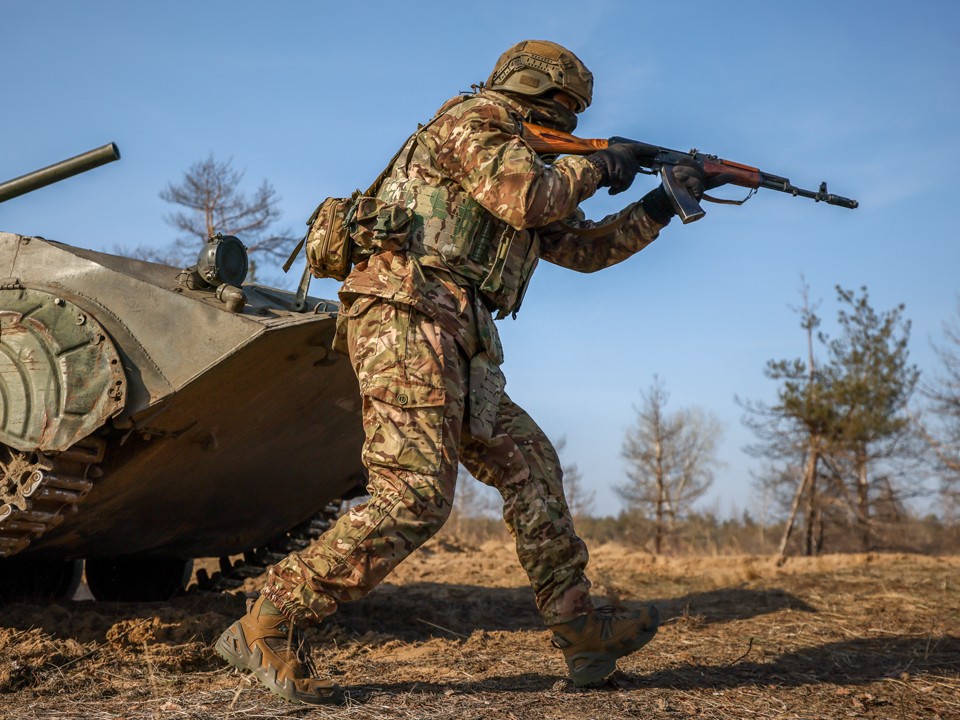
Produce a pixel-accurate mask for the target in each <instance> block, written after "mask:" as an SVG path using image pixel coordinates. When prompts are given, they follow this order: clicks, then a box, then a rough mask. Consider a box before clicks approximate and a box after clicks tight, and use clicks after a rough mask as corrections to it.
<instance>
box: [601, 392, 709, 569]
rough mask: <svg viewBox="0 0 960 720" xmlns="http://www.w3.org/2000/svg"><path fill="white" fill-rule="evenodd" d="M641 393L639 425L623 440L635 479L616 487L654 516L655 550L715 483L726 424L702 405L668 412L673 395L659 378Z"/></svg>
mask: <svg viewBox="0 0 960 720" xmlns="http://www.w3.org/2000/svg"><path fill="white" fill-rule="evenodd" d="M641 397H642V404H641V406H640V408H638V409H637V411H636V412H637V421H636V425H635V426H634V427H633V428H631V429H630V430H628V431H627V435H626V438H625V439H624V443H623V452H622V454H623V457H624V458H625V459H626V461H627V466H628V469H627V477H628V478H629V482H627V483H624V484H623V485H619V486H616V487H615V488H614V489H615V490H616V492H617V494H618V495H619V496H620V497H621V498H622V499H623V500H624V502H625V503H626V504H627V507H628V509H630V510H633V511H640V512H643V513H645V514H648V515H649V514H652V515H653V520H654V527H655V536H654V550H655V552H657V553H660V552H662V551H663V541H664V538H665V536H666V534H667V532H668V530H669V531H672V530H673V529H674V527H675V526H676V522H677V519H678V518H679V517H681V516H682V515H683V514H684V513H685V512H687V511H688V510H689V509H690V507H691V506H692V505H693V503H694V502H696V501H697V500H698V499H699V498H700V497H702V496H703V494H704V493H705V492H706V491H707V489H708V488H709V487H710V485H711V483H712V482H713V478H714V469H715V468H716V467H717V466H718V465H719V461H718V459H717V456H716V451H717V445H718V443H719V440H720V437H721V435H722V428H721V425H720V423H719V421H718V420H717V419H716V418H715V417H714V416H712V415H710V414H709V413H707V412H705V411H703V410H701V409H700V408H689V409H683V410H679V411H677V412H675V413H673V414H668V413H667V412H666V405H667V401H668V399H669V398H668V395H667V393H666V391H665V390H664V387H663V383H662V382H661V381H660V380H659V379H658V378H654V383H653V385H652V386H651V387H650V388H649V389H648V390H646V391H644V392H643V393H642V395H641Z"/></svg>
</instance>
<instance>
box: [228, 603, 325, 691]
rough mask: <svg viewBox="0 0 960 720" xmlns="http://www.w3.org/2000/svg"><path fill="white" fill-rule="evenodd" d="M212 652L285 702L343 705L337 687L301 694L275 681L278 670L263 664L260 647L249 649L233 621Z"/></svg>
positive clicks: (287, 685) (284, 683)
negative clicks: (325, 691)
mask: <svg viewBox="0 0 960 720" xmlns="http://www.w3.org/2000/svg"><path fill="white" fill-rule="evenodd" d="M214 650H215V651H216V653H217V655H219V656H220V657H222V658H223V659H224V660H226V661H227V662H228V663H230V664H231V665H233V667H235V668H237V669H238V670H244V671H247V672H251V673H253V676H254V677H255V678H257V680H259V681H260V683H261V684H262V685H263V686H264V687H266V688H267V689H268V690H269V691H270V692H272V693H273V694H274V695H279V696H280V697H282V698H283V699H284V700H286V701H288V702H292V703H296V704H298V705H301V704H304V703H305V704H308V705H338V704H341V703H342V702H343V693H342V692H341V691H340V688H338V687H336V686H334V687H333V688H332V689H331V691H330V693H325V694H322V695H321V694H317V693H302V692H299V691H298V690H297V688H296V687H295V686H294V684H293V682H292V681H290V680H284V681H282V682H281V681H279V680H277V671H276V668H274V667H273V666H272V665H269V664H264V662H263V653H262V652H261V651H260V648H258V647H253V648H251V647H250V646H249V645H248V644H247V639H246V637H244V634H243V628H241V627H240V623H239V621H238V622H235V623H233V625H231V626H230V627H228V628H227V629H226V630H224V631H223V633H222V634H221V635H220V637H219V638H218V639H217V643H216V645H214Z"/></svg>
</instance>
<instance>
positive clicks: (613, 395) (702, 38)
mask: <svg viewBox="0 0 960 720" xmlns="http://www.w3.org/2000/svg"><path fill="white" fill-rule="evenodd" d="M958 21H960V5H958V4H957V3H953V2H947V1H946V0H942V1H940V2H931V1H923V0H920V1H918V2H913V3H910V4H909V6H908V4H905V3H901V2H897V3H894V2H885V1H881V2H870V3H867V2H846V3H836V2H820V1H819V0H815V1H809V2H804V3H789V4H787V3H770V2H727V3H715V2H687V3H683V4H682V5H680V4H670V3H645V2H612V1H609V0H606V1H605V0H593V1H592V2H590V3H584V2H577V3H574V2H562V1H558V2H549V3H548V2H526V3H519V2H509V3H508V2H500V1H499V0H492V1H491V0H488V1H487V2H484V3H480V4H456V3H442V2H416V3H414V2H411V3H380V2H367V3H363V4H360V3H356V4H349V3H322V2H277V3H270V4H267V3H254V2H244V1H239V2H238V1H236V0H234V1H233V2H205V3H196V2H190V3H187V2H180V1H177V0H174V1H168V2H164V3H134V2H88V3H77V2H45V1H44V0H32V1H30V2H25V1H23V2H21V1H19V0H0V33H2V37H3V53H4V56H5V61H4V62H3V63H2V64H0V94H2V98H3V110H2V111H0V142H2V145H0V147H2V151H0V179H8V178H12V177H15V176H18V175H20V174H22V173H24V172H27V171H29V170H32V169H35V168H38V167H42V166H44V165H47V164H49V163H52V162H55V161H57V160H60V159H63V158H66V157H70V156H72V155H75V154H77V153H79V152H82V151H85V150H88V149H90V148H93V147H97V146H99V145H102V144H103V143H105V142H108V141H114V142H116V143H117V144H118V145H119V147H120V149H121V152H122V154H123V159H122V160H121V161H120V162H119V163H114V164H112V165H109V166H106V167H104V168H100V169H97V170H95V171H93V172H91V173H88V174H87V175H85V176H81V177H78V178H73V179H71V180H68V181H66V182H64V183H60V184H58V185H55V186H51V187H48V188H45V189H43V190H40V191H38V192H36V193H33V194H32V195H28V196H23V197H21V198H17V199H15V200H11V201H9V202H7V203H4V204H3V205H2V206H0V230H4V231H8V232H17V233H22V234H30V235H42V236H44V237H48V238H52V239H56V240H60V241H63V242H67V243H71V244H75V245H79V246H83V247H91V248H95V249H101V250H108V251H109V250H113V249H114V248H116V247H118V246H127V247H133V246H136V245H139V244H146V245H156V246H158V247H160V246H163V245H164V244H166V243H168V242H170V241H171V240H172V239H173V237H174V231H173V230H172V229H171V228H170V227H169V226H167V225H166V224H165V223H164V222H163V216H164V214H165V213H166V212H168V210H169V208H168V207H167V206H166V205H165V204H164V203H163V202H162V201H161V200H160V199H159V197H158V192H159V191H160V190H161V189H162V188H163V187H164V186H165V184H166V183H167V182H168V181H171V180H177V179H179V178H180V177H181V176H182V173H183V171H184V170H185V169H186V168H187V167H189V166H190V164H192V163H193V162H195V161H197V160H199V159H202V158H205V157H206V156H207V155H209V154H210V153H213V154H214V155H215V156H216V157H218V158H221V159H226V158H232V159H233V162H234V165H235V166H236V167H238V168H241V169H244V170H245V171H246V179H247V180H248V181H249V189H250V190H252V189H253V188H254V187H255V186H256V185H257V184H259V182H260V181H261V180H263V179H265V178H266V179H269V181H270V182H271V183H272V184H273V185H274V186H275V188H276V189H277V191H278V193H279V194H280V195H281V196H282V202H281V208H282V210H283V212H284V224H286V225H288V226H289V227H290V229H291V232H294V233H299V232H300V228H301V226H302V222H303V220H305V219H306V217H307V216H308V215H309V214H310V212H311V211H312V210H313V207H314V206H315V205H316V203H317V202H318V200H320V199H322V198H323V197H326V196H328V195H341V194H346V193H349V192H350V191H352V190H353V189H354V188H356V187H366V186H367V185H368V184H369V182H370V181H371V180H372V178H373V177H374V176H376V174H377V173H378V172H379V171H380V170H381V168H382V166H383V164H384V163H385V162H386V161H387V160H388V159H389V158H390V157H391V156H392V154H393V152H394V151H395V149H396V147H397V145H398V144H399V143H400V142H401V141H402V140H403V139H404V138H405V137H406V136H407V135H408V134H409V133H410V132H411V131H412V129H413V128H414V127H415V126H416V123H418V122H424V121H426V120H428V119H429V118H430V116H431V115H432V113H433V111H434V109H435V108H436V107H437V106H438V105H440V104H441V103H442V102H443V101H444V100H445V99H446V98H447V97H449V96H451V95H453V94H455V93H457V92H458V91H461V90H467V89H469V86H470V84H471V83H474V82H478V81H480V80H483V79H485V78H486V76H487V74H488V73H489V71H490V69H491V67H492V64H493V63H494V62H495V60H496V58H497V57H498V56H499V54H500V53H501V52H502V51H503V50H505V49H506V48H507V47H509V46H510V45H512V44H513V43H515V42H517V41H519V40H521V39H524V38H544V39H551V40H555V41H557V42H560V43H562V44H564V45H566V46H568V47H570V48H571V49H572V50H574V51H575V52H577V53H578V54H579V55H580V57H581V58H582V59H583V60H584V61H585V62H586V63H587V65H588V66H589V67H590V68H591V70H593V72H594V75H595V77H596V93H595V101H594V105H593V106H592V107H591V108H590V109H589V110H588V111H587V113H586V114H585V115H584V116H583V117H582V118H581V122H580V128H579V130H578V133H579V134H581V135H585V136H595V137H608V136H611V135H625V136H628V137H633V138H636V139H640V140H644V141H647V142H654V143H657V144H661V145H666V146H669V147H674V148H679V149H687V148H690V147H692V146H696V147H698V148H699V149H701V150H704V151H708V152H712V153H716V154H719V155H721V156H723V157H727V158H730V159H733V160H738V161H741V162H745V163H748V164H752V165H756V166H759V167H761V168H762V169H764V170H767V171H769V172H772V173H775V174H778V175H785V176H787V177H789V178H790V179H791V180H792V181H793V182H794V183H795V184H797V185H800V186H801V187H808V188H811V189H815V188H816V187H817V185H818V184H819V183H820V181H821V180H824V179H826V180H828V181H829V183H830V189H831V190H832V191H833V192H836V193H839V194H842V195H847V196H851V197H855V198H857V199H858V200H859V201H860V203H861V207H860V208H859V209H858V210H855V211H849V210H844V209H841V208H834V207H829V206H825V205H823V204H814V203H813V202H811V201H808V200H802V199H799V198H791V197H789V196H786V195H782V194H779V193H775V192H772V191H761V192H760V193H759V194H758V195H757V196H756V197H755V198H753V199H752V200H751V201H750V202H749V203H748V204H747V205H745V206H743V207H740V208H734V207H725V206H709V205H708V206H707V207H706V209H707V211H708V214H707V217H706V218H704V219H703V220H702V221H701V222H699V223H696V224H693V225H689V226H682V225H680V223H679V222H674V223H673V224H672V225H671V226H670V227H668V228H667V229H666V230H665V231H664V233H663V234H662V235H661V237H660V239H659V240H658V241H657V242H656V243H654V244H653V245H652V246H650V247H649V248H647V249H646V250H644V251H643V252H642V253H640V254H639V255H637V256H636V257H634V258H631V259H630V260H628V261H626V262H624V263H623V264H621V265H619V266H617V267H614V268H611V269H609V270H607V271H604V272H601V273H598V274H594V275H579V274H576V273H572V272H569V271H565V270H562V269H559V268H555V267H551V266H547V265H546V264H541V267H540V269H538V271H537V274H536V276H535V278H534V281H533V285H532V287H531V289H530V291H529V293H528V296H527V299H526V301H525V303H524V308H523V311H522V312H521V314H520V316H519V318H518V319H517V320H516V321H510V320H508V321H504V322H502V323H501V326H500V327H501V334H502V336H503V340H504V345H505V349H506V354H507V363H506V372H507V377H508V386H507V389H508V392H509V393H510V394H511V397H513V399H514V400H516V401H517V402H519V403H520V404H521V405H523V406H524V407H525V408H526V409H527V410H528V411H529V412H530V413H531V414H532V415H533V416H534V418H536V419H537V420H538V422H539V423H540V424H541V425H542V427H543V428H544V429H545V430H546V431H547V432H548V434H550V435H551V436H552V437H554V438H559V437H561V436H566V438H567V448H566V451H565V459H566V461H568V462H576V463H577V464H578V466H579V467H580V469H581V471H582V472H583V474H584V477H585V480H586V482H587V483H588V484H589V486H590V487H592V488H594V489H595V490H596V491H597V507H598V509H599V510H600V511H603V512H611V513H612V512H616V511H617V509H618V504H617V500H616V497H615V496H614V495H613V493H612V492H611V490H610V487H611V486H612V485H613V484H615V483H618V482H621V481H622V479H623V473H624V466H623V463H622V460H621V458H620V447H621V443H622V440H623V435H624V432H625V431H626V430H627V428H628V427H629V426H630V425H631V423H632V422H633V413H634V410H633V408H634V406H635V405H637V404H638V403H639V401H640V391H641V390H642V389H644V388H647V387H649V386H650V384H651V382H652V381H653V377H654V375H655V374H656V375H659V377H660V378H661V379H662V380H663V381H664V383H665V385H666V388H667V390H668V392H669V393H670V404H669V405H668V410H669V409H673V410H676V409H680V408H681V407H686V406H691V405H697V406H700V407H702V408H704V409H705V410H708V411H710V412H712V413H713V414H715V415H716V416H717V417H718V418H720V420H721V421H722V422H723V423H724V425H725V428H726V435H725V439H724V442H723V445H722V447H721V457H722V459H723V461H724V462H725V464H726V466H725V468H724V469H723V470H722V471H721V472H720V474H719V476H718V479H717V482H716V484H715V487H714V489H713V491H712V493H711V497H710V501H711V502H712V503H714V504H715V505H716V506H717V507H718V508H719V509H720V511H721V512H724V513H725V512H728V511H729V510H730V509H731V508H732V507H737V508H739V509H744V508H750V509H751V510H754V511H760V507H759V503H758V499H757V498H756V493H755V492H754V490H753V488H752V485H751V479H750V471H751V469H752V468H753V467H754V466H753V464H752V461H751V460H750V459H749V458H746V457H745V456H744V455H743V453H742V447H743V446H744V445H745V444H746V443H748V442H749V441H750V440H751V436H750V435H749V433H747V431H746V430H744V429H743V428H742V426H741V424H740V416H741V414H742V413H741V410H740V408H739V407H738V406H737V404H736V403H735V402H734V396H735V395H736V396H740V397H743V398H751V399H766V400H769V399H771V398H772V397H773V392H774V387H773V386H772V384H771V383H769V382H768V381H767V380H765V379H764V377H763V368H764V365H765V363H766V361H767V360H769V359H774V358H783V357H796V356H801V355H802V354H803V352H804V338H803V335H802V332H801V330H800V329H799V327H798V323H797V317H796V315H795V314H794V312H793V311H792V310H791V307H795V306H796V305H797V304H798V303H799V295H798V288H799V287H800V284H801V275H803V276H804V277H805V278H806V281H807V283H808V284H809V285H810V288H811V296H812V297H813V298H814V299H818V298H820V299H822V300H823V301H824V303H823V306H822V314H823V315H825V316H827V319H828V320H829V319H830V318H832V316H833V315H834V314H835V312H834V308H835V305H834V303H833V296H834V291H833V287H834V285H836V284H841V285H843V286H844V287H859V286H861V285H866V286H867V287H868V288H869V291H870V294H871V298H872V301H873V304H874V306H875V307H876V308H878V309H881V310H883V309H888V308H892V307H893V306H895V305H896V304H898V303H901V302H903V303H905V304H906V315H907V317H908V318H910V319H911V320H912V322H913V341H912V346H911V350H912V359H913V360H914V362H916V363H917V364H918V365H919V366H920V368H921V370H923V371H924V372H925V373H927V374H928V375H929V374H930V373H932V372H933V371H934V370H935V368H936V361H935V358H934V356H933V353H932V351H931V349H930V343H929V341H930V339H936V338H937V337H938V336H939V334H940V330H941V325H942V323H943V322H944V321H945V320H947V319H948V318H949V317H951V315H953V314H954V312H955V307H956V300H957V291H958V281H957V274H958V269H960V242H958V240H960V238H958V237H957V235H958V233H957V231H956V229H955V228H956V222H957V221H956V218H955V209H956V206H957V203H956V201H955V200H954V192H955V185H956V178H955V176H956V168H958V167H960V81H958V80H957V78H956V72H957V70H958V68H960V30H958V28H960V22H958ZM652 187H653V182H652V181H651V180H650V179H648V178H640V179H638V181H637V183H635V185H634V187H633V188H632V189H631V190H630V191H629V192H628V193H627V194H626V195H621V196H617V197H616V198H611V197H609V196H607V195H605V194H601V195H598V196H597V197H596V198H594V199H592V200H590V201H589V202H588V203H587V205H586V210H587V211H588V213H589V214H590V215H591V216H593V217H601V216H603V215H604V214H606V213H608V212H612V211H614V210H616V209H618V208H619V207H620V206H621V205H622V204H623V203H625V202H628V201H630V200H633V199H635V198H636V197H639V195H641V194H642V193H643V192H646V191H647V190H648V189H650V188H652ZM731 192H732V194H736V191H731ZM312 292H313V294H317V295H321V296H323V297H333V296H334V295H335V292H336V285H335V284H334V283H331V282H322V283H318V284H316V285H315V286H314V288H313V290H312ZM829 325H830V323H829V322H828V323H827V329H828V330H829V329H830V327H829Z"/></svg>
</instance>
